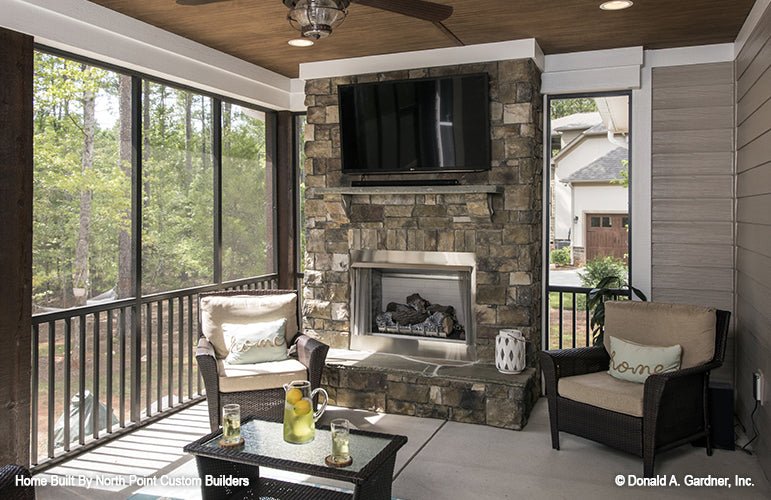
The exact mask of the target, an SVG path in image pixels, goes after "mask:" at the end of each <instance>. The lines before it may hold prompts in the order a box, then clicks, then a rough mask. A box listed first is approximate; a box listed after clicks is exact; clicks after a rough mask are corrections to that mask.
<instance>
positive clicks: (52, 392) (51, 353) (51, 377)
mask: <svg viewBox="0 0 771 500" xmlns="http://www.w3.org/2000/svg"><path fill="white" fill-rule="evenodd" d="M55 325H56V322H55V321H50V322H49V323H48V443H47V444H48V456H49V457H53V456H54V449H55V446H54V445H55V443H54V427H55V425H56V424H55V422H56V327H55ZM64 397H65V399H66V398H67V395H66V394H65V395H64ZM35 454H36V456H37V450H35Z"/></svg>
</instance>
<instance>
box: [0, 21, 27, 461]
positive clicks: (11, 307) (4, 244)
mask: <svg viewBox="0 0 771 500" xmlns="http://www.w3.org/2000/svg"><path fill="white" fill-rule="evenodd" d="M0 47H2V48H3V50H0V220H2V223H0V281H1V282H2V283H3V290H4V291H5V293H4V297H3V300H0V346H2V348H0V423H1V424H0V429H2V431H3V436H2V437H0V465H3V464H7V463H16V464H20V465H25V466H29V458H30V457H29V443H30V435H29V432H30V373H31V372H30V370H31V362H30V359H31V356H30V353H31V340H32V334H31V330H32V328H31V317H32V88H33V87H32V68H33V64H34V57H33V51H34V48H33V39H32V37H31V36H27V35H23V34H21V33H16V32H14V31H9V30H5V29H1V28H0Z"/></svg>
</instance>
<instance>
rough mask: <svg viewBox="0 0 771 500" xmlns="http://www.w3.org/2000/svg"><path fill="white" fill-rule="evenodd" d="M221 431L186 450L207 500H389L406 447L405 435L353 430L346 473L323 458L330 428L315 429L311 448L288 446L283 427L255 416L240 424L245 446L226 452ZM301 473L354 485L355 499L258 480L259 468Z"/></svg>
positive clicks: (329, 446)
mask: <svg viewBox="0 0 771 500" xmlns="http://www.w3.org/2000/svg"><path fill="white" fill-rule="evenodd" d="M221 437H222V430H219V431H217V432H214V433H212V434H209V435H208V436H204V437H203V438H201V439H199V440H197V441H194V442H192V443H190V444H188V445H187V446H185V448H184V450H185V451H186V452H188V453H191V454H193V455H195V457H196V462H197V465H198V472H199V474H200V476H201V490H202V493H203V498H204V499H210V498H217V499H219V498H254V499H257V498H260V497H266V498H275V499H279V498H280V499H294V498H297V499H309V498H313V499H319V500H321V499H327V498H329V499H344V498H346V499H350V498H353V499H357V500H358V499H361V500H364V499H367V500H370V499H372V500H377V499H384V500H390V499H391V480H392V477H393V470H394V462H395V460H396V452H397V451H398V450H399V448H401V447H402V446H404V444H405V443H406V442H407V438H406V437H405V436H398V435H392V434H381V433H377V432H367V431H359V430H355V429H351V438H350V452H351V457H352V458H353V463H352V464H351V465H349V466H347V467H343V468H333V467H329V466H327V465H326V463H325V458H326V457H327V455H329V454H330V452H331V451H332V436H331V432H330V430H329V427H324V426H317V427H316V438H315V439H314V440H313V441H311V442H310V443H305V444H291V443H287V442H285V441H284V438H283V424H282V423H281V422H275V421H270V420H261V419H258V418H255V417H246V418H244V419H243V420H242V423H241V437H242V438H244V445H243V446H241V447H240V448H235V449H222V448H220V447H219V446H218V444H217V443H218V442H219V440H220V438H221ZM260 466H265V467H270V468H273V469H280V470H286V471H291V472H299V473H303V474H308V475H311V476H317V477H327V478H330V479H336V480H338V481H347V482H350V483H353V485H354V492H353V494H350V493H345V492H337V491H332V490H326V489H321V488H317V487H314V486H309V485H303V484H295V483H287V482H283V481H277V480H273V479H267V478H260V473H259V467H260Z"/></svg>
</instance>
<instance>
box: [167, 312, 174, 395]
mask: <svg viewBox="0 0 771 500" xmlns="http://www.w3.org/2000/svg"><path fill="white" fill-rule="evenodd" d="M167 307H168V309H169V331H168V333H167V334H166V336H167V340H168V346H169V347H168V354H167V356H166V360H167V361H166V362H167V363H168V367H169V374H168V375H169V380H168V381H167V385H168V387H167V389H168V391H167V394H168V396H167V397H168V398H169V400H168V402H167V403H166V408H172V407H173V406H174V399H173V398H172V397H171V395H172V394H174V299H169V300H168V306H167Z"/></svg>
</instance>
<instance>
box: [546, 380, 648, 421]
mask: <svg viewBox="0 0 771 500" xmlns="http://www.w3.org/2000/svg"><path fill="white" fill-rule="evenodd" d="M644 390H645V384H638V383H635V382H627V381H625V380H619V379H617V378H614V377H611V376H610V375H608V372H596V373H587V374H586V375H576V376H573V377H564V378H561V379H559V382H558V383H557V393H558V394H559V395H560V396H562V397H563V398H567V399H572V400H573V401H578V402H579V403H585V404H588V405H592V406H598V407H600V408H604V409H606V410H610V411H615V412H619V413H624V414H626V415H632V416H633V417H642V416H643V393H644Z"/></svg>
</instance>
